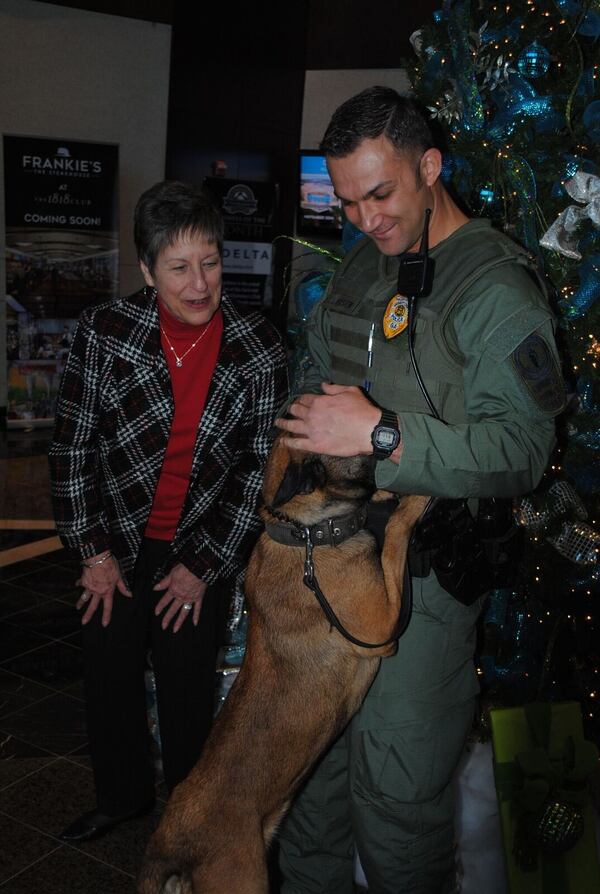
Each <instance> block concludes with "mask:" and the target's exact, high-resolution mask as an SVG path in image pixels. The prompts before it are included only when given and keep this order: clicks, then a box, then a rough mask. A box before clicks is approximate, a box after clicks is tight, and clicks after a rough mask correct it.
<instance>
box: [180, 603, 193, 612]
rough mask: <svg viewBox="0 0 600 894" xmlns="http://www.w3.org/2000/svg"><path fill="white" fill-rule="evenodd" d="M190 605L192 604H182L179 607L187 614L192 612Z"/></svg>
mask: <svg viewBox="0 0 600 894" xmlns="http://www.w3.org/2000/svg"><path fill="white" fill-rule="evenodd" d="M192 605H193V603H191V602H184V603H183V605H182V606H181V607H182V609H183V610H184V611H186V612H189V611H191V610H192Z"/></svg>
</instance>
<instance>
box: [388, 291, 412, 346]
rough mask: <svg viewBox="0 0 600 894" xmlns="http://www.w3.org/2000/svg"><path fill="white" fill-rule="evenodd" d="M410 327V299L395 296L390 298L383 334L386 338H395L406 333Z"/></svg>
mask: <svg viewBox="0 0 600 894" xmlns="http://www.w3.org/2000/svg"><path fill="white" fill-rule="evenodd" d="M407 326H408V298H405V297H404V295H394V297H393V298H390V300H389V302H388V306H387V307H386V309H385V313H384V315H383V334H384V335H385V337H386V338H394V336H396V335H399V334H400V333H401V332H404V330H405V329H406V327H407Z"/></svg>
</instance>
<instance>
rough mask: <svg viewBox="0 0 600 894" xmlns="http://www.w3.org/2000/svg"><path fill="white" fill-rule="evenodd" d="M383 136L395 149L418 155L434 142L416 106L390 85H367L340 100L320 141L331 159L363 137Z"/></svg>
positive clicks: (341, 154) (351, 148)
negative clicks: (351, 95)
mask: <svg viewBox="0 0 600 894" xmlns="http://www.w3.org/2000/svg"><path fill="white" fill-rule="evenodd" d="M382 134H383V135H384V136H386V137H387V138H388V140H389V141H390V142H391V143H392V144H393V145H394V146H395V147H396V149H397V150H398V152H412V153H415V154H416V153H418V154H419V155H422V154H423V153H424V152H426V151H427V149H430V148H431V147H432V146H433V145H435V144H434V139H433V135H432V132H431V128H430V127H429V124H428V123H427V120H426V118H425V117H424V115H423V113H422V111H421V110H420V108H419V106H418V105H417V104H416V103H415V102H414V101H413V100H412V99H408V98H407V97H406V96H400V94H399V93H397V92H396V91H395V90H392V88H391V87H368V88H367V89H366V90H363V91H362V93H358V94H357V95H356V96H353V97H351V98H350V99H347V100H346V102H344V103H342V105H341V106H339V107H338V108H337V109H336V110H335V112H334V113H333V116H332V118H331V121H330V123H329V127H328V128H327V130H326V131H325V136H324V137H323V140H322V141H321V147H320V148H321V152H324V153H325V155H329V156H331V158H343V157H344V156H346V155H350V153H351V152H354V150H355V149H357V148H358V147H359V145H360V144H361V143H362V141H363V140H365V139H376V138H377V137H379V136H381V135H382Z"/></svg>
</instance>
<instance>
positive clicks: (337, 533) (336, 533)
mask: <svg viewBox="0 0 600 894" xmlns="http://www.w3.org/2000/svg"><path fill="white" fill-rule="evenodd" d="M327 527H328V528H329V537H330V540H331V544H332V546H335V547H337V545H338V540H339V539H340V537H341V535H342V532H341V530H340V528H339V527H338V525H337V524H336V525H335V527H334V521H333V519H332V518H328V519H327Z"/></svg>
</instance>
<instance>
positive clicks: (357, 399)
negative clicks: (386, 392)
mask: <svg viewBox="0 0 600 894" xmlns="http://www.w3.org/2000/svg"><path fill="white" fill-rule="evenodd" d="M321 387H322V389H323V394H301V395H300V396H299V397H297V398H296V400H295V401H294V402H293V403H292V404H291V405H290V407H289V409H288V413H289V414H290V415H291V416H292V417H293V418H292V419H277V420H276V421H275V424H276V425H277V426H278V427H279V428H281V429H283V430H284V431H286V432H289V434H290V435H291V437H284V438H282V444H283V445H284V446H285V447H290V448H292V449H295V450H308V451H310V452H312V453H326V454H328V455H329V456H357V455H359V454H369V453H372V452H373V445H372V444H371V432H372V431H373V429H374V427H375V426H376V425H377V423H378V422H379V419H380V416H381V410H380V409H379V408H378V407H377V406H375V404H373V403H371V401H370V400H368V398H367V397H365V395H364V393H363V392H362V390H361V389H360V388H357V387H356V386H355V385H331V384H329V383H328V382H323V383H322V386H321Z"/></svg>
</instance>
